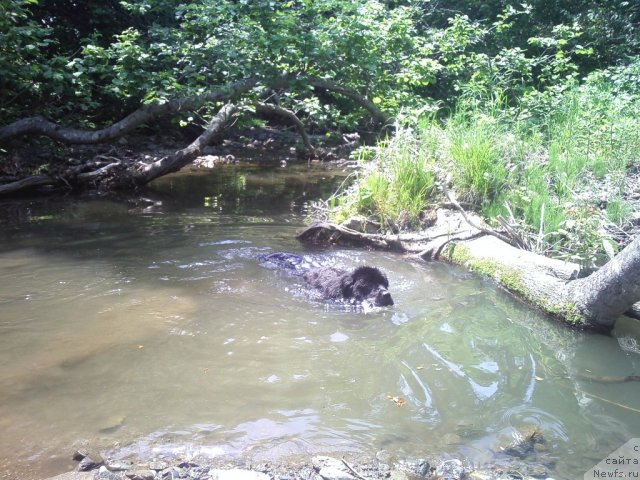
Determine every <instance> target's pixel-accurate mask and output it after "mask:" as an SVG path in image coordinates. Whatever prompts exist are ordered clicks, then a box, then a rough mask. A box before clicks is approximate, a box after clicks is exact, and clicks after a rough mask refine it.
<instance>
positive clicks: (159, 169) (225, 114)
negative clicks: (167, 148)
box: [125, 103, 240, 186]
mask: <svg viewBox="0 0 640 480" xmlns="http://www.w3.org/2000/svg"><path fill="white" fill-rule="evenodd" d="M239 108H240V106H239V105H238V104H235V103H228V104H227V105H225V106H224V107H222V108H221V109H220V110H219V111H218V113H217V114H216V115H215V116H214V117H213V118H212V119H211V121H210V122H209V125H208V126H207V129H206V130H205V131H204V132H203V133H202V134H201V135H200V136H199V137H198V138H196V139H195V140H194V141H193V142H192V143H191V144H190V145H188V146H187V147H185V148H183V149H181V150H178V151H176V152H175V153H173V154H171V155H169V156H167V157H163V158H161V159H160V160H157V161H155V162H153V163H150V164H146V165H143V166H142V167H141V168H139V169H138V170H137V171H136V172H133V174H132V175H131V180H133V182H134V184H135V185H137V186H140V185H145V184H147V183H149V182H150V181H151V180H153V179H155V178H158V177H160V176H162V175H165V174H167V173H170V172H177V171H178V170H180V169H181V168H182V167H184V166H185V165H188V164H189V163H191V162H192V161H193V160H194V159H195V158H196V157H197V156H198V155H200V153H201V152H202V149H203V148H204V147H206V146H207V145H208V144H209V143H210V142H211V139H212V138H214V137H215V135H217V134H218V133H219V132H220V131H221V130H222V129H224V127H226V125H227V123H228V121H229V119H230V118H231V117H232V116H233V114H235V113H236V112H237V111H238V110H239ZM125 180H126V179H125Z"/></svg>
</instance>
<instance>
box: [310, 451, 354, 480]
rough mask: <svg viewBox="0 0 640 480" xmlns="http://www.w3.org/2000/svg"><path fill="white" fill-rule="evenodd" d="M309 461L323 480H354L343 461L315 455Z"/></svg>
mask: <svg viewBox="0 0 640 480" xmlns="http://www.w3.org/2000/svg"><path fill="white" fill-rule="evenodd" d="M311 463H312V464H313V467H314V468H315V469H316V470H317V471H318V475H320V476H321V477H322V478H324V480H356V477H354V476H353V475H352V474H351V472H350V471H349V468H348V467H347V466H346V465H345V464H344V462H342V461H340V460H336V459H335V458H331V457H324V456H316V457H313V458H312V459H311Z"/></svg>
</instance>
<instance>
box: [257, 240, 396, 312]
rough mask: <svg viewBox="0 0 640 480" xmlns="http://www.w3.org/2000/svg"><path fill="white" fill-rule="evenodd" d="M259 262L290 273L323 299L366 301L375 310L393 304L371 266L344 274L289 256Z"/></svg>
mask: <svg viewBox="0 0 640 480" xmlns="http://www.w3.org/2000/svg"><path fill="white" fill-rule="evenodd" d="M260 259H261V260H262V261H264V262H269V263H271V264H273V265H276V266H278V267H283V268H287V269H290V270H292V271H293V272H294V273H295V274H297V275H302V278H304V280H305V281H306V282H307V283H308V284H309V285H311V286H312V287H314V288H317V289H318V290H320V291H321V292H322V295H323V296H324V297H325V298H331V299H344V300H349V301H351V302H354V303H355V302H368V303H371V304H372V305H374V306H376V307H386V306H388V305H393V299H392V298H391V294H390V293H389V291H388V290H387V289H388V288H389V280H387V277H386V275H385V274H384V273H382V272H381V271H380V270H379V269H377V268H375V267H358V268H356V269H355V270H353V271H351V272H348V271H346V270H341V269H339V268H334V267H321V266H318V265H316V264H314V263H311V262H309V261H307V260H306V259H305V258H304V257H301V256H300V255H294V254H292V253H283V252H278V253H271V254H269V255H263V256H261V257H260Z"/></svg>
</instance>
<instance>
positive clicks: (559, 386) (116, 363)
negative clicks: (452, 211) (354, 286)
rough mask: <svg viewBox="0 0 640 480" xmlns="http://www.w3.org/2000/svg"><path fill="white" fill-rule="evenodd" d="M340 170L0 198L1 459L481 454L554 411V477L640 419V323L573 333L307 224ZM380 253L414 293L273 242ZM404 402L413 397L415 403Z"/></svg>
mask: <svg viewBox="0 0 640 480" xmlns="http://www.w3.org/2000/svg"><path fill="white" fill-rule="evenodd" d="M340 181H341V179H340V178H336V177H332V175H331V172H327V171H324V170H319V169H314V170H307V169H306V167H300V168H298V169H296V168H293V167H289V168H287V169H250V170H243V169H239V168H235V167H233V168H231V167H230V168H226V169H222V170H219V171H217V172H212V173H207V174H199V175H189V176H184V175H183V176H173V177H170V178H166V179H162V180H161V181H158V182H157V183H156V184H154V185H153V188H152V189H150V190H148V191H145V192H144V193H142V194H141V196H139V197H136V198H123V199H113V198H112V199H105V198H93V199H74V198H66V199H49V200H38V201H29V200H21V201H12V202H7V201H5V202H3V203H0V272H1V275H0V366H1V368H0V409H1V411H2V415H1V416H0V472H1V473H0V476H1V478H12V479H20V478H22V479H35V478H43V477H45V476H47V475H51V474H56V473H60V472H63V471H65V470H68V469H71V468H72V467H73V462H71V461H70V457H71V453H72V452H73V449H74V448H77V447H79V446H82V445H89V446H91V447H94V448H96V449H98V450H101V451H103V452H105V454H107V455H108V454H112V455H119V456H126V455H139V456H142V457H146V458H151V457H159V456H162V455H166V456H177V457H180V458H197V457H198V456H217V455H228V456H238V455H248V456H250V457H251V458H254V459H259V460H262V459H265V460H266V459H283V458H286V457H287V456H289V455H299V454H310V453H318V452H324V453H345V452H362V453H375V452H377V451H379V450H381V449H385V450H387V451H389V452H393V453H394V454H398V455H407V456H430V455H434V454H442V455H450V456H455V457H458V458H463V459H466V460H468V461H470V462H473V463H474V464H476V465H482V464H485V463H490V462H494V461H498V462H499V461H501V458H500V456H498V457H496V456H495V454H494V453H493V451H494V450H499V446H500V445H506V444H508V443H509V441H510V439H511V438H512V436H513V435H514V434H515V433H516V432H517V431H519V430H524V431H526V430H528V429H531V428H535V427H537V428H539V429H540V431H541V432H542V433H543V435H544V437H545V439H546V441H547V452H544V455H543V456H542V457H541V458H539V459H538V460H535V459H534V460H533V461H540V462H543V461H544V462H547V463H549V459H550V458H552V459H555V462H556V466H555V469H553V470H551V471H550V474H551V475H552V476H554V478H582V475H583V473H584V472H585V471H586V470H587V469H589V468H590V467H592V466H593V465H594V464H595V463H597V462H598V461H600V460H601V459H603V458H604V457H605V456H606V455H607V454H608V453H610V452H611V451H613V450H614V449H616V448H618V447H619V446H620V445H622V444H623V443H624V442H625V441H627V440H629V439H630V438H633V437H639V436H640V384H639V383H637V382H632V383H623V384H614V385H611V384H600V383H593V382H588V381H584V380H581V379H580V374H581V373H584V372H587V373H592V374H595V375H615V376H625V375H631V374H638V373H640V349H639V348H638V342H639V341H640V328H639V327H638V324H637V323H634V322H632V321H621V322H620V324H619V326H618V327H617V329H616V331H614V334H613V335H612V336H604V335H591V334H583V333H576V332H573V331H568V330H567V329H565V328H563V327H561V326H558V325H556V324H554V323H553V322H550V321H548V320H545V319H544V318H541V317H540V316H539V315H537V314H536V313H535V312H533V311H531V310H529V309H527V308H526V307H524V306H522V305H521V304H519V303H518V302H516V301H514V300H512V299H511V298H510V297H509V296H508V295H506V294H504V293H503V292H501V291H500V290H498V289H496V288H495V287H494V286H493V285H492V284H491V283H490V282H487V281H485V280H483V279H480V278H478V277H476V276H473V275H470V274H468V273H466V272H464V271H462V270H459V269H456V268H453V267H449V266H446V265H442V264H437V263H423V262H417V261H412V260H409V259H407V258H403V257H402V256H400V255H397V254H391V253H380V252H366V251H359V250H347V249H341V248H335V249H308V248H306V247H305V246H304V245H301V244H299V243H298V242H297V241H296V240H295V239H294V235H295V233H296V231H298V230H299V229H300V228H301V227H302V226H303V225H304V222H305V212H306V208H307V206H308V202H309V201H310V200H312V199H313V198H316V197H318V196H325V197H326V196H327V195H328V193H330V192H331V191H332V190H333V189H334V188H335V186H336V185H337V184H338V183H339V182H340ZM272 251H294V252H300V253H303V254H306V255H309V256H310V257H311V258H313V259H315V260H317V261H318V262H321V263H324V264H331V265H336V266H340V267H345V268H351V267H353V266H355V265H360V264H365V263H366V264H372V265H377V266H379V267H380V268H382V269H383V270H384V271H385V272H386V273H387V274H388V277H389V280H390V284H391V287H390V290H391V292H392V294H393V297H394V300H395V306H393V307H391V308H387V309H381V310H377V311H370V312H362V311H355V310H353V309H350V308H347V307H345V306H343V305H340V304H335V303H330V302H326V301H323V300H321V299H318V298H317V295H314V293H313V292H309V291H308V290H306V289H305V288H304V286H303V285H302V284H301V282H300V280H299V279H298V278H296V277H292V276H289V275H286V274H285V273H283V272H281V271H275V270H270V269H267V268H264V267H262V266H260V265H259V264H258V262H257V261H256V256H257V255H259V254H261V253H268V252H272ZM389 397H400V398H401V399H402V400H404V401H405V402H406V403H405V404H404V405H403V406H398V405H397V404H396V402H394V401H393V399H390V398H389Z"/></svg>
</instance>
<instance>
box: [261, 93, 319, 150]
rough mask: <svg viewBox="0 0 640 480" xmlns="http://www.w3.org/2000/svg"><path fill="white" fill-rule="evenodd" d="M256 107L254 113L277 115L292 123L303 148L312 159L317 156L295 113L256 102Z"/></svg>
mask: <svg viewBox="0 0 640 480" xmlns="http://www.w3.org/2000/svg"><path fill="white" fill-rule="evenodd" d="M254 105H255V107H256V111H258V112H263V113H269V114H272V115H279V116H281V117H284V118H286V119H287V120H289V121H290V122H291V123H293V124H294V125H295V127H296V129H297V130H298V134H299V135H300V137H301V138H302V142H303V143H304V146H305V148H306V149H307V150H308V151H309V153H311V155H313V156H314V157H317V156H318V153H317V152H316V149H315V148H314V147H313V145H312V144H311V140H309V135H307V131H306V130H305V128H304V124H303V123H302V122H301V121H300V119H299V118H298V117H297V115H296V114H295V113H293V112H292V111H291V110H287V109H286V108H282V107H279V106H277V105H273V104H270V103H263V102H256V103H254Z"/></svg>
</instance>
